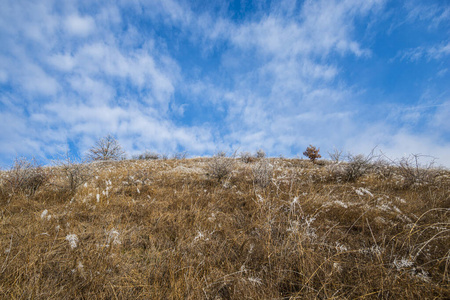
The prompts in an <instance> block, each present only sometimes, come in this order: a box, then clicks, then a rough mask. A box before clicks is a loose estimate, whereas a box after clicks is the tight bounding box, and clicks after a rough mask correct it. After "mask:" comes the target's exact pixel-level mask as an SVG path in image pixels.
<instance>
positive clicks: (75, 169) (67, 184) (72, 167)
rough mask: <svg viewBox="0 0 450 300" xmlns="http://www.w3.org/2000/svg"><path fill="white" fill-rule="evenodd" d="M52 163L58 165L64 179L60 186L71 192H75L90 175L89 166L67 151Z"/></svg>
mask: <svg viewBox="0 0 450 300" xmlns="http://www.w3.org/2000/svg"><path fill="white" fill-rule="evenodd" d="M54 164H55V165H56V166H58V170H59V171H60V172H61V173H62V174H61V175H62V177H63V178H64V179H65V180H64V182H63V183H62V185H61V186H60V187H62V188H65V189H68V190H69V191H70V192H71V193H75V192H76V190H77V188H78V187H79V186H81V185H82V184H84V183H85V182H86V181H88V180H89V179H90V178H91V177H92V175H91V173H92V172H91V169H90V167H89V166H88V165H86V164H85V163H83V162H81V161H79V160H77V159H76V158H74V157H71V156H70V155H69V153H66V154H65V155H63V156H61V158H60V159H58V160H56V161H54Z"/></svg>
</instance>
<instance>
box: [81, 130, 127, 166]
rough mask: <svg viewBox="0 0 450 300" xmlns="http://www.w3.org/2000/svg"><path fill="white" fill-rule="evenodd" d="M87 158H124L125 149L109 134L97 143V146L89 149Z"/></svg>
mask: <svg viewBox="0 0 450 300" xmlns="http://www.w3.org/2000/svg"><path fill="white" fill-rule="evenodd" d="M87 158H88V160H122V159H124V158H125V151H124V150H123V149H122V146H120V144H119V142H118V141H117V140H116V139H115V138H114V137H113V136H112V135H110V134H109V135H107V136H105V137H104V138H102V139H99V140H98V141H97V142H96V143H95V146H93V147H92V148H91V149H90V150H89V151H88V154H87Z"/></svg>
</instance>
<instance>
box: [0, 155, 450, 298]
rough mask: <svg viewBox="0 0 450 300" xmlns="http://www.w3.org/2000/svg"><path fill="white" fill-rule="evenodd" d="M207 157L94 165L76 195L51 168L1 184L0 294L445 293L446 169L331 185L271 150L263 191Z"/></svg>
mask: <svg viewBox="0 0 450 300" xmlns="http://www.w3.org/2000/svg"><path fill="white" fill-rule="evenodd" d="M207 161H208V159H190V160H165V161H163V160H158V161H122V162H115V163H98V164H93V165H92V169H93V172H94V173H95V176H93V177H92V178H91V179H90V180H89V181H88V182H87V183H86V185H84V186H81V187H79V188H78V190H77V191H76V193H75V195H71V194H70V193H68V192H67V191H65V190H63V189H61V188H57V187H56V186H55V185H53V184H52V183H57V182H58V181H61V180H62V179H61V178H59V177H58V176H59V175H58V173H57V170H56V169H50V171H52V174H53V175H52V176H51V178H50V184H48V185H46V186H44V187H41V188H40V189H39V190H38V191H37V193H36V194H35V195H34V196H32V197H27V196H24V195H20V194H19V193H15V194H8V192H7V191H6V190H5V189H3V191H2V193H0V197H1V199H0V201H1V202H0V211H1V227H0V230H1V233H0V297H1V298H5V299H6V298H8V299H17V298H36V299H62V298H108V299H121V298H122V299H123V298H128V299H137V298H141V299H152V298H153V299H294V298H298V299H316V298H317V299H356V298H358V297H360V298H361V299H364V298H365V299H444V298H448V297H450V284H449V283H450V282H449V267H450V266H449V262H450V259H449V254H450V253H449V248H450V247H449V245H450V219H449V216H450V211H449V207H450V191H449V190H450V176H449V173H448V172H447V173H445V172H444V174H443V175H441V176H440V177H439V178H438V179H436V181H435V182H434V183H433V184H430V185H425V186H421V187H415V188H402V187H401V183H400V181H399V178H398V177H396V176H395V175H394V176H392V177H389V178H382V177H381V176H378V175H375V174H371V175H367V176H364V177H362V178H360V179H359V180H357V181H356V182H353V183H342V182H339V180H336V179H335V178H334V177H333V176H332V175H330V171H329V168H327V167H323V166H317V165H312V164H311V163H309V162H306V161H301V160H287V159H271V163H272V165H273V166H274V179H273V182H272V183H271V184H270V185H269V186H268V187H267V188H264V189H262V188H260V187H258V186H256V185H254V183H253V178H252V177H253V175H252V171H251V167H252V165H253V164H255V163H254V162H253V163H249V164H244V163H241V162H237V165H236V169H235V171H234V172H233V174H232V176H231V177H229V178H227V179H225V180H224V181H223V182H221V183H219V182H217V180H213V179H209V178H208V177H207V176H206V175H205V171H204V169H205V167H206V164H207ZM361 188H363V189H361ZM97 195H99V196H97ZM44 210H47V211H48V214H47V215H45V213H43V212H44ZM44 215H45V216H44ZM69 234H75V235H76V237H77V238H78V241H76V245H77V246H76V247H75V248H71V246H70V243H69V241H68V240H67V236H68V235H69Z"/></svg>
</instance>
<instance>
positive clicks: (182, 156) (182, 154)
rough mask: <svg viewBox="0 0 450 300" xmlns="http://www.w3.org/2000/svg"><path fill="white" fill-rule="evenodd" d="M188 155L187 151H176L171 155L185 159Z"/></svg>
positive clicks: (174, 157)
mask: <svg viewBox="0 0 450 300" xmlns="http://www.w3.org/2000/svg"><path fill="white" fill-rule="evenodd" d="M188 155H189V154H188V153H187V151H184V152H177V153H175V154H174V155H173V159H186V158H187V157H188Z"/></svg>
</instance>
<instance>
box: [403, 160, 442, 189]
mask: <svg viewBox="0 0 450 300" xmlns="http://www.w3.org/2000/svg"><path fill="white" fill-rule="evenodd" d="M425 158H428V159H430V161H429V162H428V163H425V164H424V163H421V162H420V160H421V159H425ZM434 162H435V159H434V158H432V157H429V156H425V155H420V154H411V155H409V156H406V157H402V158H401V159H400V160H398V161H397V162H396V165H397V167H398V172H399V173H400V175H402V176H403V178H404V185H405V186H412V185H414V184H416V185H420V184H425V183H432V182H433V180H434V178H435V177H436V172H435V169H434Z"/></svg>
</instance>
